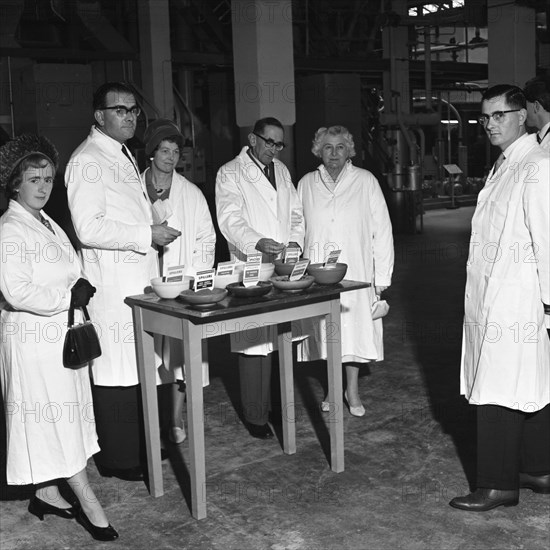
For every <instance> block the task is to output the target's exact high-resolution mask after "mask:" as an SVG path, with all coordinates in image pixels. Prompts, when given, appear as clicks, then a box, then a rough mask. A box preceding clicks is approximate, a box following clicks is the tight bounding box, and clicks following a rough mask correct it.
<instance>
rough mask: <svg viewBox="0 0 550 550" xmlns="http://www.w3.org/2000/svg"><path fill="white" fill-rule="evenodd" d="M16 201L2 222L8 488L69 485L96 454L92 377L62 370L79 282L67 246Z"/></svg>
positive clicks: (0, 363)
mask: <svg viewBox="0 0 550 550" xmlns="http://www.w3.org/2000/svg"><path fill="white" fill-rule="evenodd" d="M42 215H43V216H44V218H46V219H47V220H48V221H49V222H50V224H51V225H52V227H53V229H54V231H55V235H54V234H53V233H52V232H51V231H50V230H49V229H47V228H46V227H45V226H44V225H43V224H42V223H40V221H38V220H37V219H36V218H34V217H33V216H32V215H31V214H30V213H29V212H28V211H27V210H25V209H24V208H23V207H22V206H21V205H20V204H19V203H17V202H16V201H13V200H12V201H10V203H9V207H8V210H7V212H6V213H5V214H4V215H3V216H2V217H1V218H0V243H1V247H2V262H1V263H2V269H1V271H0V291H1V292H2V294H3V295H4V298H5V299H6V301H7V304H8V305H7V306H6V307H5V309H4V310H3V311H2V312H1V314H0V319H1V322H0V341H1V342H2V344H1V346H0V382H1V385H2V395H3V399H4V407H5V409H6V424H7V469H6V473H7V480H8V483H9V484H13V485H18V484H21V485H25V484H29V483H35V484H36V483H43V482H46V481H50V480H52V479H56V478H67V477H71V476H73V475H75V474H76V473H78V472H80V471H81V470H83V469H84V468H85V467H86V462H87V460H88V458H89V457H90V456H92V455H93V454H95V453H97V452H98V451H99V446H98V444H97V435H96V431H95V421H94V411H93V406H92V394H91V390H90V378H89V372H88V369H87V368H86V367H83V368H81V369H78V370H71V369H66V368H64V367H63V360H62V357H63V355H62V353H63V342H64V340H65V333H66V332H67V310H68V309H69V304H70V300H71V291H70V289H71V287H72V286H73V285H74V283H75V282H76V280H77V279H78V278H79V277H80V276H81V269H80V262H79V260H78V257H77V255H76V252H75V250H74V248H73V247H72V245H71V243H70V241H69V238H68V237H67V235H66V234H65V233H64V232H63V230H62V229H61V228H60V227H59V226H58V225H57V224H56V223H55V222H54V221H53V220H52V219H51V218H50V217H49V216H48V215H47V214H45V213H44V212H42Z"/></svg>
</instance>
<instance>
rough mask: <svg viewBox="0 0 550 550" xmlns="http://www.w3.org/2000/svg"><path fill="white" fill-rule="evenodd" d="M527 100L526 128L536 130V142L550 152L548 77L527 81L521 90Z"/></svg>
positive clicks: (549, 87)
mask: <svg viewBox="0 0 550 550" xmlns="http://www.w3.org/2000/svg"><path fill="white" fill-rule="evenodd" d="M523 93H524V94H525V97H526V98H527V126H531V127H533V128H536V129H537V130H538V131H537V134H536V140H537V142H538V143H539V144H540V146H541V147H543V148H544V149H546V150H547V151H550V75H549V76H538V77H535V78H532V79H531V80H529V81H528V82H527V83H526V84H525V87H524V88H523Z"/></svg>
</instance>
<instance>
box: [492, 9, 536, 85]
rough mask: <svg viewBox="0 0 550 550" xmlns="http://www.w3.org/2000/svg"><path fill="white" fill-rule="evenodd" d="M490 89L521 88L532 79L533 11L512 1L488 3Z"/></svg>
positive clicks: (533, 46)
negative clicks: (492, 87)
mask: <svg viewBox="0 0 550 550" xmlns="http://www.w3.org/2000/svg"><path fill="white" fill-rule="evenodd" d="M487 21H488V36H489V86H493V85H495V84H515V85H517V86H520V87H521V88H523V86H524V84H525V82H526V81H527V80H529V79H530V78H532V77H533V76H535V72H536V64H535V63H536V60H535V36H536V32H535V31H536V28H535V9H534V8H530V7H527V6H521V5H518V4H517V3H516V2H515V1H514V0H489V2H488V17H487Z"/></svg>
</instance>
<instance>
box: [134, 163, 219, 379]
mask: <svg viewBox="0 0 550 550" xmlns="http://www.w3.org/2000/svg"><path fill="white" fill-rule="evenodd" d="M147 170H149V169H147ZM147 170H146V171H145V172H143V174H142V180H143V181H146V179H145V177H146V172H147ZM157 202H162V203H166V205H163V206H164V211H168V212H171V215H170V216H169V217H168V218H167V220H166V221H167V223H168V225H169V226H170V227H173V228H174V229H177V230H179V231H181V237H179V238H178V239H176V240H175V241H173V242H171V243H170V244H169V245H167V246H165V247H164V252H163V256H162V269H163V271H162V275H166V274H167V273H168V268H169V267H173V266H179V265H183V266H185V267H184V273H185V275H190V276H194V275H195V274H196V272H197V271H200V270H201V269H210V268H211V267H212V266H213V265H214V254H215V248H216V232H215V230H214V225H213V224H212V217H211V216H210V210H209V209H208V203H207V202H206V199H205V198H204V195H203V194H202V192H201V190H200V189H199V188H198V187H197V186H196V185H195V184H194V183H191V182H190V181H189V180H187V179H186V178H184V177H183V176H182V175H180V174H178V173H177V172H175V171H174V172H173V174H172V183H171V187H170V194H169V196H168V198H167V199H164V200H162V201H157ZM155 349H156V350H157V373H158V375H159V377H160V380H162V382H164V383H169V382H174V381H175V379H179V380H183V372H182V368H181V365H183V357H182V354H181V341H180V340H175V339H173V338H169V337H167V336H166V337H162V336H159V335H156V336H155ZM161 350H163V351H161ZM203 359H204V358H203ZM208 384H209V377H208V363H207V362H206V361H203V386H207V385H208Z"/></svg>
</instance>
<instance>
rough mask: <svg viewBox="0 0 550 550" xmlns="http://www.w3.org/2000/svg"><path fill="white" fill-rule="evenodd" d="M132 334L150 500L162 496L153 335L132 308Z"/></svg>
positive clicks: (141, 316)
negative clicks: (134, 343) (146, 329)
mask: <svg viewBox="0 0 550 550" xmlns="http://www.w3.org/2000/svg"><path fill="white" fill-rule="evenodd" d="M132 316H133V320H134V330H135V335H136V359H137V368H138V377H139V381H140V383H141V398H142V401H143V423H144V425H145V426H144V427H145V446H146V451H147V469H148V473H149V490H150V493H151V494H152V495H153V496H154V497H160V496H162V495H163V494H164V488H163V484H162V462H161V456H160V424H159V412H158V398H157V380H156V376H155V373H156V371H155V368H154V364H155V347H154V341H153V335H152V334H149V333H148V332H146V331H145V330H143V309H142V308H140V307H139V306H134V307H133V308H132Z"/></svg>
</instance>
